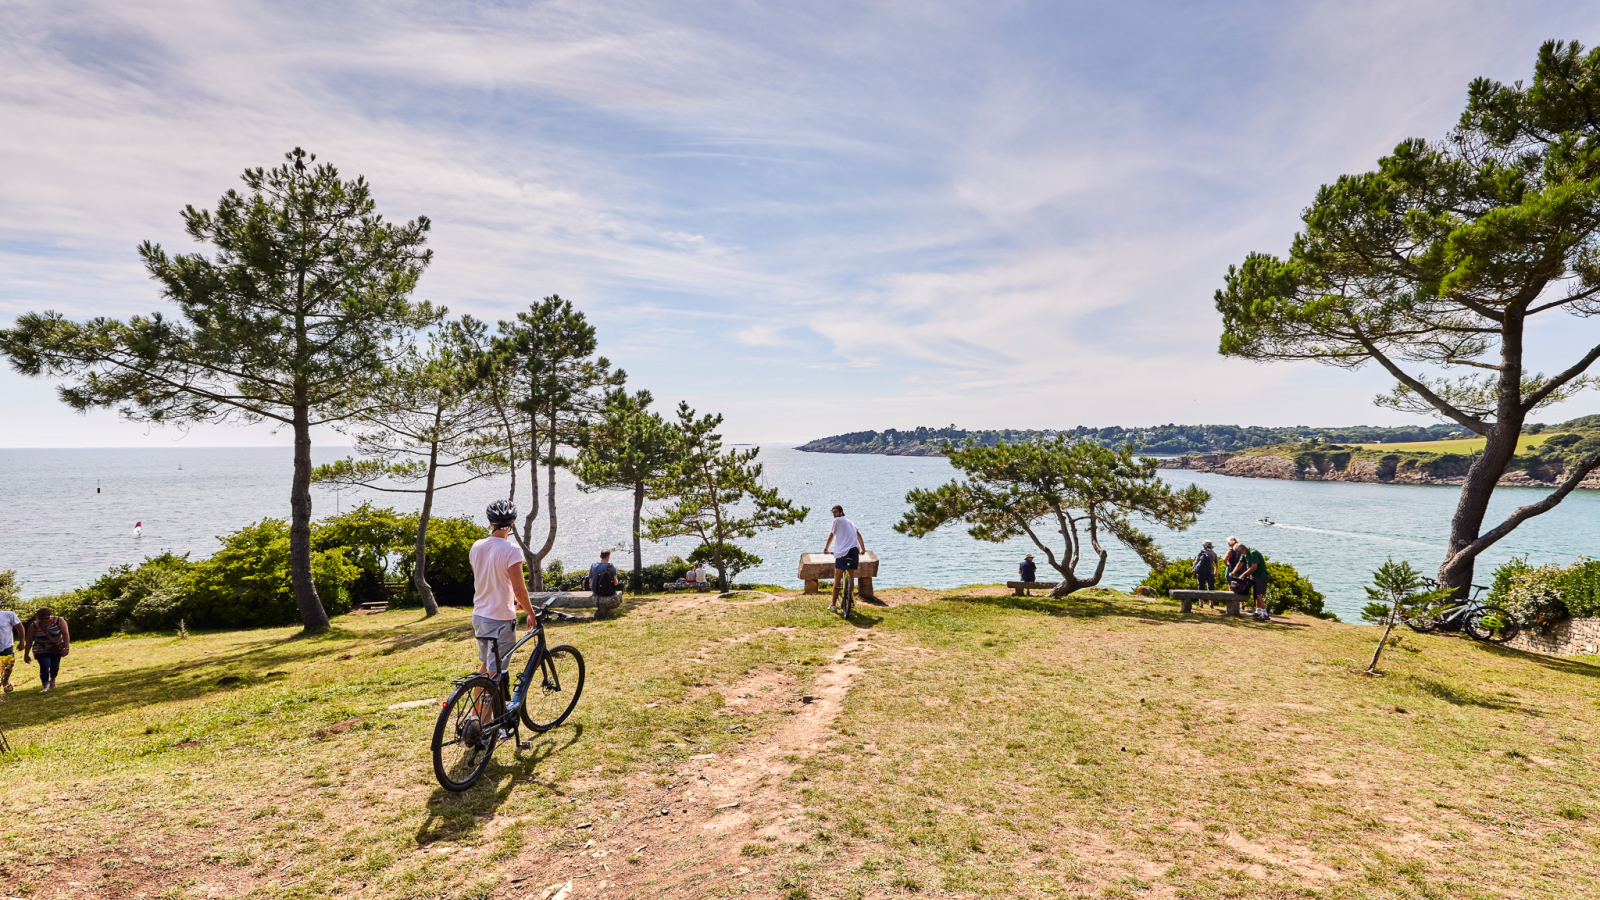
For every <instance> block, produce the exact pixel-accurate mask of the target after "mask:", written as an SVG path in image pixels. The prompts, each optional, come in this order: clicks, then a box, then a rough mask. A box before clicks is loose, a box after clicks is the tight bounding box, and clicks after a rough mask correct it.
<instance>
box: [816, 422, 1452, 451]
mask: <svg viewBox="0 0 1600 900" xmlns="http://www.w3.org/2000/svg"><path fill="white" fill-rule="evenodd" d="M1466 435H1467V432H1466V431H1465V429H1463V428H1461V427H1460V426H1457V425H1415V426H1399V427H1391V428H1385V427H1382V426H1365V425H1360V426H1351V427H1342V428H1312V427H1309V426H1306V425H1296V426H1290V427H1278V428H1273V427H1263V426H1259V425H1174V424H1167V425H1151V426H1149V427H1145V428H1124V427H1122V426H1120V425H1112V426H1109V427H1106V428H1090V427H1088V426H1084V425H1079V426H1077V427H1076V428H1062V429H1054V428H1040V429H1020V428H994V429H972V430H968V429H963V428H957V427H955V426H954V425H951V426H948V427H946V428H928V427H926V426H919V427H917V428H907V429H903V430H902V429H895V428H889V429H886V430H884V431H853V432H850V433H849V434H836V435H833V436H832V437H825V438H818V439H816V440H814V441H811V442H809V443H805V444H801V445H800V447H799V448H798V449H800V450H805V451H807V452H811V453H879V454H884V455H887V456H943V455H944V450H943V449H942V448H943V446H944V444H945V442H946V441H948V442H950V443H951V444H954V445H956V446H958V447H959V446H964V445H966V444H968V443H972V444H980V445H982V446H985V447H993V446H996V445H999V444H1014V443H1019V442H1024V441H1046V440H1053V439H1055V438H1056V437H1057V436H1062V437H1065V438H1066V439H1067V440H1070V441H1089V442H1091V443H1095V444H1099V445H1100V446H1102V447H1122V446H1125V445H1131V446H1132V447H1133V449H1134V451H1135V452H1136V453H1141V454H1155V455H1167V454H1173V455H1175V454H1179V453H1226V452H1229V451H1232V450H1243V449H1247V448H1250V447H1266V446H1270V445H1272V444H1282V443H1287V442H1290V441H1308V440H1318V441H1322V442H1324V443H1335V444H1367V443H1379V442H1383V443H1402V442H1409V441H1437V440H1445V439H1448V438H1452V437H1465V436H1466Z"/></svg>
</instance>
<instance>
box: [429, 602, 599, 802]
mask: <svg viewBox="0 0 1600 900" xmlns="http://www.w3.org/2000/svg"><path fill="white" fill-rule="evenodd" d="M554 599H555V598H553V597H552V598H551V600H554ZM550 602H551V601H550V600H547V601H545V605H544V606H541V607H539V608H538V609H536V610H534V614H533V617H532V621H530V622H529V623H528V626H529V627H528V633H527V634H526V635H524V636H523V638H522V640H520V641H517V643H516V646H514V647H512V648H511V653H510V654H508V658H509V656H511V655H515V654H516V652H517V651H518V650H520V649H522V645H523V644H526V643H528V642H529V641H536V642H537V643H535V644H534V648H533V652H532V653H530V654H529V655H528V661H527V663H526V664H525V665H524V666H523V667H522V674H520V675H518V676H517V688H516V690H515V691H512V690H511V674H510V672H509V669H510V668H511V667H510V666H509V665H507V666H505V667H504V668H505V669H506V670H507V671H503V672H501V673H500V674H499V675H498V676H491V675H484V674H482V673H473V674H471V675H467V676H465V677H462V678H457V679H456V680H455V681H454V682H452V683H453V684H455V686H456V689H455V691H454V692H453V693H451V694H450V699H448V700H446V701H444V707H443V708H442V709H440V710H439V721H438V723H436V724H435V725H434V726H433V774H434V775H435V776H437V777H438V779H439V784H441V785H443V786H444V788H445V789H446V790H450V791H464V790H466V789H467V788H470V787H472V786H473V784H475V783H477V781H478V779H479V778H480V777H482V776H483V772H484V770H485V769H487V768H488V767H489V759H490V758H491V757H493V756H494V750H495V747H496V746H497V745H498V744H499V742H500V741H501V740H504V739H506V738H510V739H512V740H515V741H516V742H517V746H519V747H522V748H524V749H526V748H527V747H528V746H529V744H528V742H524V741H522V740H521V739H520V732H519V730H518V725H519V723H520V724H521V725H526V726H528V728H529V730H531V731H534V732H539V733H543V732H546V731H549V730H550V729H552V728H555V727H556V726H557V725H560V724H561V723H562V722H565V721H566V720H567V716H569V715H571V714H572V709H573V707H575V706H577V705H578V697H579V696H580V695H581V694H582V693H583V654H581V653H579V652H578V650H577V648H575V647H571V646H568V645H566V644H562V645H560V646H557V647H546V646H545V639H544V623H545V622H546V621H547V620H550V619H575V618H577V617H576V616H569V615H567V614H566V613H562V612H557V611H555V610H553V609H551V608H550ZM478 640H479V642H481V643H485V644H488V645H490V649H491V650H492V651H493V653H494V656H492V657H490V658H491V659H500V658H501V657H500V641H499V640H498V639H496V638H478Z"/></svg>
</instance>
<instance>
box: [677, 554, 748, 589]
mask: <svg viewBox="0 0 1600 900" xmlns="http://www.w3.org/2000/svg"><path fill="white" fill-rule="evenodd" d="M689 562H690V563H693V564H695V565H702V566H706V567H707V568H709V569H712V570H713V573H714V572H715V569H716V565H717V563H716V558H715V557H713V556H712V555H711V545H710V544H701V545H700V546H698V547H696V548H694V550H693V551H691V552H690V553H689ZM722 564H723V565H724V566H726V567H727V569H728V583H729V584H732V583H733V582H734V581H735V580H736V579H738V577H739V573H740V572H743V571H745V570H747V569H753V568H755V567H756V566H759V565H761V557H759V556H757V555H755V554H754V553H749V552H747V551H745V550H744V549H743V548H741V547H739V546H738V545H736V544H723V545H722ZM684 571H685V572H687V571H689V570H688V569H684Z"/></svg>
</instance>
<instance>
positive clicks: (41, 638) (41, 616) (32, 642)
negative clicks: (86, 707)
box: [22, 606, 72, 694]
mask: <svg viewBox="0 0 1600 900" xmlns="http://www.w3.org/2000/svg"><path fill="white" fill-rule="evenodd" d="M71 648H72V632H70V631H68V630H67V620H66V619H63V618H61V617H60V616H58V615H56V611H55V610H53V609H51V608H50V607H48V606H41V607H39V611H38V612H36V613H34V614H33V619H32V621H30V622H28V633H27V640H26V641H25V642H24V643H23V645H22V661H23V662H24V663H27V662H28V656H29V654H32V655H33V656H36V657H38V658H39V680H40V681H41V682H43V683H44V687H43V688H41V689H40V691H39V693H41V694H43V693H45V692H47V691H49V690H50V689H51V688H53V687H55V686H56V673H57V672H60V671H61V657H63V656H66V655H67V652H68V651H69V650H70V649H71Z"/></svg>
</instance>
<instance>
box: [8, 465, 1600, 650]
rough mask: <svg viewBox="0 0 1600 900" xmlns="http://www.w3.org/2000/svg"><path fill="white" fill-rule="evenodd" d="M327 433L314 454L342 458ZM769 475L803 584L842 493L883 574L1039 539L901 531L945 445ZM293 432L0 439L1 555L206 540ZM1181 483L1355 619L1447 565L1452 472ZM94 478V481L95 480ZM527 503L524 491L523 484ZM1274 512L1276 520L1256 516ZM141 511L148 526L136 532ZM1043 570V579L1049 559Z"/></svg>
mask: <svg viewBox="0 0 1600 900" xmlns="http://www.w3.org/2000/svg"><path fill="white" fill-rule="evenodd" d="M346 452H347V451H346V450H344V449H343V448H337V447H332V448H323V449H320V450H318V451H317V452H316V458H317V461H318V462H324V461H328V460H331V459H335V458H337V457H339V456H342V455H344V454H345V453H346ZM761 459H762V461H763V462H764V463H766V478H767V481H768V483H769V484H773V485H776V486H777V487H778V488H779V489H780V491H781V492H782V493H783V494H784V495H785V496H787V497H790V498H792V499H794V500H796V501H797V502H799V503H802V504H804V505H807V506H810V507H811V514H810V516H809V517H808V518H807V520H806V521H805V522H804V523H802V524H800V525H796V526H793V527H790V528H785V529H781V530H778V531H773V532H766V533H763V534H761V535H759V536H758V537H756V538H754V539H751V540H749V541H747V542H745V545H746V546H747V547H748V549H750V550H752V551H753V552H755V553H756V554H757V555H759V556H761V557H762V558H763V559H764V562H763V563H762V565H761V566H760V567H759V568H757V569H755V570H752V571H751V572H749V573H747V574H746V575H744V576H741V580H746V579H747V580H750V581H762V582H769V583H777V584H798V581H796V579H795V569H796V566H797V564H798V562H799V558H800V554H801V553H803V552H808V551H812V550H820V549H822V544H823V541H824V540H826V538H827V527H828V520H829V516H828V514H827V510H828V508H829V507H830V506H832V505H833V504H834V503H842V504H843V505H844V506H845V508H846V511H847V513H848V514H849V515H850V518H851V519H853V520H854V521H855V522H856V524H857V525H858V526H859V527H860V528H861V530H862V534H863V537H864V538H865V541H866V544H867V546H868V547H869V548H870V549H872V550H874V551H876V552H877V553H878V555H879V556H880V557H882V559H883V562H882V567H881V569H880V577H879V579H878V583H879V584H881V585H883V586H895V585H903V584H916V585H921V586H924V587H933V588H942V587H953V586H956V585H961V584H972V583H978V582H995V581H1004V580H1006V579H1008V578H1012V577H1015V572H1016V564H1017V563H1018V562H1019V561H1020V560H1021V558H1022V555H1023V554H1024V553H1027V552H1029V551H1030V550H1031V549H1032V548H1031V545H1029V544H1028V543H1027V541H1026V540H1025V539H1024V540H1020V541H1013V542H1010V543H1008V544H1005V545H995V544H987V543H981V542H978V541H975V540H973V539H972V538H970V537H968V536H967V535H966V533H965V532H964V531H960V530H955V529H947V530H945V531H943V532H940V533H937V534H934V535H932V536H930V537H927V538H923V539H920V540H918V539H913V538H908V537H904V536H901V535H899V534H896V533H895V532H894V531H893V530H892V526H893V524H894V523H895V522H896V521H897V520H898V519H899V517H900V515H901V513H902V512H903V511H904V509H905V494H906V492H907V491H908V490H910V489H911V488H913V487H930V486H933V485H936V484H940V483H942V482H944V481H947V480H949V479H950V478H951V477H952V471H951V468H950V465H949V463H948V462H947V461H945V460H944V459H940V458H924V457H891V456H866V455H860V456H856V455H840V454H820V453H801V452H799V451H797V450H794V449H793V448H790V447H765V448H763V449H762V453H761ZM289 463H290V454H289V451H288V450H287V449H286V448H249V449H210V448H194V449H187V448H184V449H180V448H171V449H168V448H162V449H138V450H0V466H3V471H4V472H5V476H6V477H5V478H4V480H3V482H0V569H4V568H14V569H16V570H17V571H18V573H19V574H20V575H21V577H22V579H23V581H24V585H23V593H24V595H25V596H38V595H41V594H48V593H54V592H57V591H62V590H68V589H71V588H75V587H80V586H82V585H84V584H86V583H88V582H89V581H92V580H93V579H94V578H96V577H97V576H99V575H100V574H101V573H103V572H105V571H106V569H107V568H109V567H110V566H112V565H116V564H120V563H133V562H137V561H138V560H140V559H142V558H143V557H145V556H147V555H151V554H155V553H160V552H162V551H165V550H172V551H174V552H179V553H183V552H189V553H193V554H195V555H197V556H203V555H206V554H209V553H210V552H212V551H213V550H214V549H216V547H217V542H216V536H217V535H220V534H224V533H226V532H228V531H231V530H233V529H236V528H238V527H239V526H241V525H244V524H247V523H249V522H253V521H256V520H258V519H261V518H264V517H267V516H280V517H281V516H286V515H287V513H288V508H289V475H290V472H289ZM1163 474H1164V477H1166V478H1168V479H1169V480H1170V481H1172V482H1173V483H1174V484H1180V485H1181V484H1189V483H1194V484H1199V485H1200V486H1202V487H1204V488H1205V489H1206V490H1208V491H1210V492H1211V494H1212V501H1211V505H1210V507H1209V508H1208V510H1207V511H1206V513H1205V515H1204V516H1202V517H1201V520H1200V522H1199V524H1198V525H1197V526H1196V527H1195V528H1193V529H1191V530H1189V531H1188V532H1185V533H1181V534H1174V533H1170V532H1163V533H1159V534H1158V539H1159V540H1160V542H1161V544H1162V546H1163V547H1165V548H1166V549H1167V550H1168V552H1169V553H1170V554H1172V555H1174V556H1192V555H1193V554H1194V552H1195V551H1196V550H1198V549H1199V544H1200V541H1201V540H1203V539H1210V540H1213V541H1215V542H1217V544H1218V546H1219V547H1220V546H1221V545H1222V542H1223V541H1224V540H1225V539H1226V538H1227V536H1228V535H1230V534H1233V535H1238V536H1239V537H1241V538H1244V539H1245V540H1247V541H1249V542H1251V543H1252V544H1253V545H1254V546H1257V547H1259V548H1260V549H1261V550H1263V551H1264V552H1265V553H1266V554H1267V555H1268V556H1269V557H1271V558H1273V559H1277V560H1281V561H1284V562H1288V563H1291V564H1292V565H1294V566H1295V568H1297V569H1299V570H1300V571H1301V572H1302V573H1304V574H1305V575H1307V576H1308V577H1309V578H1311V580H1312V581H1313V583H1315V584H1316V585H1317V587H1318V588H1319V589H1321V590H1322V591H1323V593H1325V594H1326V595H1327V596H1328V607H1329V608H1330V609H1332V610H1333V611H1335V612H1337V613H1338V614H1339V615H1340V616H1341V617H1342V618H1344V619H1345V620H1346V621H1356V620H1357V619H1358V613H1357V611H1358V610H1359V609H1360V608H1361V605H1362V604H1363V603H1365V602H1366V598H1365V594H1364V592H1363V591H1362V585H1363V584H1364V583H1365V582H1366V581H1367V578H1368V575H1369V573H1371V571H1372V570H1373V569H1375V568H1377V567H1378V565H1379V564H1381V563H1382V562H1383V560H1384V559H1385V558H1386V557H1389V556H1393V557H1395V558H1396V559H1408V560H1411V561H1412V563H1413V564H1415V565H1416V566H1417V567H1418V568H1419V569H1421V570H1422V571H1424V572H1427V573H1431V572H1432V571H1434V570H1435V569H1437V568H1438V564H1439V559H1440V556H1441V555H1442V553H1443V547H1444V539H1445V536H1446V534H1447V532H1448V527H1449V521H1450V515H1451V513H1452V511H1453V510H1454V508H1455V503H1456V499H1457V496H1458V491H1457V490H1456V489H1455V488H1448V487H1412V486H1399V485H1368V484H1342V483H1336V482H1329V483H1319V482H1299V481H1267V480H1258V479H1243V478H1226V477H1223V476H1220V475H1208V474H1205V473H1198V472H1190V471H1186V470H1172V471H1168V472H1165V473H1163ZM97 486H98V487H99V493H96V487H97ZM504 490H505V488H504V486H503V484H495V483H493V482H487V481H486V482H479V483H476V484H472V485H468V486H465V487H461V488H456V489H454V490H451V491H446V492H443V493H441V494H440V495H439V497H438V499H437V500H436V501H435V507H436V509H437V510H438V513H439V514H441V515H456V514H467V515H472V516H479V515H481V511H482V509H483V506H484V504H485V503H487V502H488V501H489V500H491V499H493V498H495V497H497V496H503V494H504ZM1542 494H1543V492H1542V491H1538V490H1533V489H1501V490H1500V491H1498V492H1497V494H1496V503H1495V511H1496V512H1497V513H1498V514H1500V515H1504V513H1505V512H1507V511H1509V510H1510V509H1512V508H1514V507H1515V506H1518V505H1521V504H1523V503H1527V502H1530V501H1531V500H1533V499H1537V498H1538V497H1539V496H1542ZM364 499H370V500H372V501H373V502H375V503H378V504H380V505H392V506H396V507H400V508H407V509H415V508H416V507H418V506H419V505H420V501H419V500H418V499H417V498H415V497H414V496H413V495H407V494H380V493H377V492H368V491H351V490H345V491H343V492H342V493H340V494H337V495H336V494H334V493H333V492H332V491H328V490H323V489H320V488H319V489H316V490H315V491H314V501H315V504H316V514H317V515H318V516H319V517H320V516H325V515H328V514H331V513H333V512H334V511H335V510H336V509H339V508H348V507H349V506H351V505H352V504H354V503H357V502H360V501H361V500H364ZM518 502H519V504H525V503H526V502H527V500H526V483H524V485H523V494H522V496H520V497H519V498H518ZM558 503H559V506H560V511H561V534H560V536H559V538H558V540H557V543H556V553H555V555H556V556H557V557H558V558H560V559H562V560H563V561H564V562H566V563H567V565H568V566H569V567H570V566H572V565H575V564H578V563H584V564H586V563H587V562H588V561H589V560H590V559H592V558H594V557H595V556H596V555H597V554H598V552H599V550H600V549H601V548H602V547H612V548H617V549H618V550H619V551H620V552H619V553H618V554H617V555H616V556H615V557H614V558H615V559H616V561H617V562H618V563H619V565H621V566H624V567H626V566H628V565H631V564H632V563H631V559H630V558H629V552H628V547H629V545H630V540H629V537H628V515H629V504H630V498H629V497H628V496H627V495H625V494H622V493H603V492H602V493H595V494H584V493H581V492H579V491H578V490H576V489H575V488H574V487H573V486H572V484H571V482H570V481H567V482H563V484H562V489H561V490H560V495H559V498H558ZM1262 516H1270V517H1271V518H1272V519H1274V520H1275V521H1277V522H1278V523H1280V524H1279V525H1277V526H1275V527H1264V526H1260V525H1256V524H1255V521H1256V519H1258V518H1260V517H1262ZM135 521H142V522H143V523H144V534H143V537H140V538H135V537H133V524H134V522H135ZM690 546H691V545H690V544H688V543H686V542H678V543H677V544H675V545H663V546H648V545H647V547H646V550H645V561H646V562H647V563H649V562H656V561H659V560H660V559H662V558H663V557H665V556H666V555H667V554H668V553H671V552H686V551H687V550H688V549H689V548H690ZM1109 546H1110V550H1111V558H1110V561H1109V563H1108V564H1107V567H1106V579H1105V583H1106V584H1108V585H1111V586H1114V587H1120V588H1129V587H1132V586H1133V585H1134V584H1136V583H1137V582H1138V581H1139V579H1140V578H1142V577H1143V576H1144V574H1145V571H1146V570H1145V568H1144V566H1143V564H1142V563H1141V562H1140V561H1139V559H1138V557H1136V556H1134V555H1133V553H1132V552H1130V551H1128V550H1126V549H1124V548H1122V547H1121V546H1119V545H1115V544H1112V545H1109ZM1524 553H1525V554H1528V555H1529V556H1530V557H1531V558H1532V559H1533V560H1534V561H1535V562H1541V561H1570V560H1573V559H1575V558H1577V557H1578V556H1580V555H1586V556H1597V555H1600V494H1596V493H1579V494H1575V495H1573V496H1572V497H1570V498H1568V499H1567V500H1566V501H1565V502H1564V503H1562V504H1561V506H1559V507H1557V508H1556V510H1555V511H1553V512H1551V513H1547V514H1546V515H1544V516H1541V517H1539V518H1537V519H1534V520H1533V521H1531V522H1530V523H1528V524H1526V525H1524V526H1523V527H1522V528H1520V529H1518V530H1517V531H1516V532H1514V533H1513V534H1512V536H1511V537H1510V538H1509V539H1508V540H1506V541H1504V542H1502V543H1501V544H1500V545H1499V546H1497V547H1496V548H1494V550H1492V551H1491V552H1490V553H1488V554H1486V556H1485V561H1486V564H1485V565H1480V567H1479V570H1478V576H1477V580H1478V581H1479V582H1480V583H1485V582H1486V581H1487V579H1488V576H1489V573H1490V571H1491V567H1492V566H1493V565H1494V564H1498V563H1499V562H1501V561H1503V560H1505V559H1507V558H1508V557H1510V556H1513V555H1521V554H1524ZM1040 569H1041V571H1040V577H1041V578H1047V577H1048V569H1047V568H1046V567H1045V566H1044V565H1043V564H1041V566H1040Z"/></svg>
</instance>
